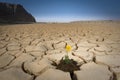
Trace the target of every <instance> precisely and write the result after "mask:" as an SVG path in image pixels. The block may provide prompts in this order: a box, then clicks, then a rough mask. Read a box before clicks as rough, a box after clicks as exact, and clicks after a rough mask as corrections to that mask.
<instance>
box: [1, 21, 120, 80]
mask: <svg viewBox="0 0 120 80" xmlns="http://www.w3.org/2000/svg"><path fill="white" fill-rule="evenodd" d="M67 44H69V45H71V46H72V50H71V52H69V53H68V56H69V58H70V59H73V60H74V61H76V62H77V64H78V65H80V70H77V71H74V72H73V74H70V73H69V72H64V71H61V70H59V69H56V66H53V65H52V63H53V62H55V63H57V64H58V63H59V62H60V60H61V59H62V58H63V57H64V56H65V55H66V50H65V46H66V45H67ZM0 80H120V22H119V21H91V22H89V21H88V22H72V23H34V24H14V25H0Z"/></svg>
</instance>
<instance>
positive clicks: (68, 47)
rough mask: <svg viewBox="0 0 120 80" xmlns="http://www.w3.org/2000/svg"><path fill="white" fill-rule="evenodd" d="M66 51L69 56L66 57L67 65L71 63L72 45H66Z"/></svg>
mask: <svg viewBox="0 0 120 80" xmlns="http://www.w3.org/2000/svg"><path fill="white" fill-rule="evenodd" d="M65 49H66V51H67V55H65V59H64V61H65V63H66V64H70V63H71V61H70V59H69V56H68V53H69V52H70V51H71V50H72V47H71V46H70V45H66V47H65Z"/></svg>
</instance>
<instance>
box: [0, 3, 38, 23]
mask: <svg viewBox="0 0 120 80" xmlns="http://www.w3.org/2000/svg"><path fill="white" fill-rule="evenodd" d="M31 22H36V21H35V18H34V17H33V16H32V15H31V14H30V13H28V12H27V11H26V10H25V9H24V7H23V6H22V5H20V4H10V3H3V2H0V23H31Z"/></svg>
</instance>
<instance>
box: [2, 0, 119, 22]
mask: <svg viewBox="0 0 120 80" xmlns="http://www.w3.org/2000/svg"><path fill="white" fill-rule="evenodd" d="M0 2H9V3H15V4H21V5H23V7H24V8H25V9H26V10H27V11H28V12H29V13H31V14H32V15H33V16H34V17H35V19H36V21H37V22H69V21H81V20H82V21H84V20H120V0H0Z"/></svg>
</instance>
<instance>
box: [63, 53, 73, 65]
mask: <svg viewBox="0 0 120 80" xmlns="http://www.w3.org/2000/svg"><path fill="white" fill-rule="evenodd" d="M64 62H65V63H66V64H70V63H71V61H70V59H69V57H68V56H67V55H65V59H64Z"/></svg>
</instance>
